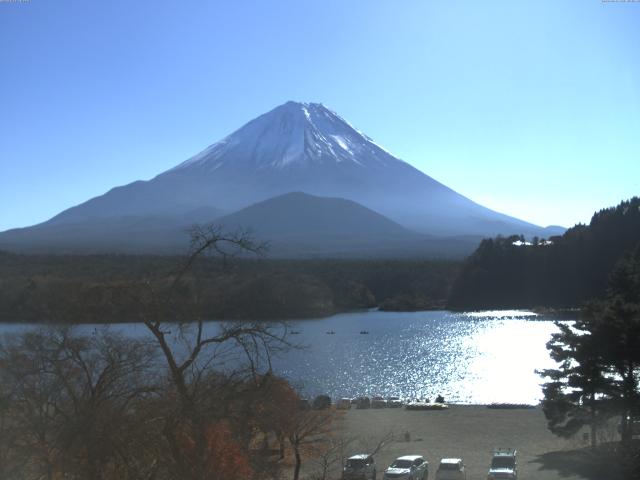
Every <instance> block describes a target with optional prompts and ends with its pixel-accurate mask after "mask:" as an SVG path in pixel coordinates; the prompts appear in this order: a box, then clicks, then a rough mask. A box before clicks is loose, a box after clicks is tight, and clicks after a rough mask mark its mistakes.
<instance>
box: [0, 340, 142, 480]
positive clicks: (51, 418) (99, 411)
mask: <svg viewBox="0 0 640 480" xmlns="http://www.w3.org/2000/svg"><path fill="white" fill-rule="evenodd" d="M152 358H153V355H152V350H151V349H150V348H149V346H148V345H145V344H144V343H141V342H138V341H135V340H131V339H125V338H123V337H121V336H118V335H115V334H113V333H107V332H96V333H94V335H91V336H77V335H73V334H72V333H71V332H70V331H69V330H68V329H46V330H40V331H36V332H28V333H25V334H23V335H20V336H18V337H16V338H13V339H12V340H11V341H5V342H4V343H3V345H2V347H1V349H0V363H1V364H2V366H3V368H2V370H1V374H0V375H1V382H0V383H1V384H2V385H10V386H11V397H10V399H11V403H10V406H9V407H8V412H7V414H6V424H5V434H6V435H7V438H10V439H11V443H10V445H9V450H10V452H11V454H10V462H9V464H10V465H11V466H13V469H14V471H13V472H12V475H11V476H10V477H3V478H46V479H54V478H58V477H59V476H60V475H63V474H64V476H65V478H71V479H75V478H78V479H80V478H82V479H96V480H98V479H107V478H113V476H112V474H113V475H115V472H118V477H119V478H123V479H127V478H144V477H141V475H140V473H141V469H136V470H135V471H132V469H131V468H130V467H129V463H130V458H131V456H132V455H135V457H136V459H137V460H141V459H143V458H144V454H143V452H144V448H142V447H144V445H145V443H144V441H143V437H144V433H145V430H148V429H146V428H145V426H144V422H140V421H139V416H137V415H135V411H136V403H137V402H138V401H140V399H141V398H144V397H145V396H146V395H150V394H152V393H153V392H152V390H153V388H152V387H150V386H149V385H148V383H147V380H148V373H149V368H150V366H151V362H152ZM136 444H137V445H139V446H140V447H141V448H139V449H138V450H136V451H135V453H134V451H133V450H131V448H130V447H131V446H133V445H136ZM142 470H144V469H142Z"/></svg>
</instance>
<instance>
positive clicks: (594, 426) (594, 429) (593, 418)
mask: <svg viewBox="0 0 640 480" xmlns="http://www.w3.org/2000/svg"><path fill="white" fill-rule="evenodd" d="M589 410H590V411H589V414H590V416H591V421H590V422H589V424H590V425H589V427H590V430H591V432H590V433H589V435H591V448H596V447H597V446H598V439H597V433H598V426H597V423H596V422H597V421H598V418H597V415H596V399H595V393H592V394H591V407H590V408H589Z"/></svg>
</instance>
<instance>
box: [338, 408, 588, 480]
mask: <svg viewBox="0 0 640 480" xmlns="http://www.w3.org/2000/svg"><path fill="white" fill-rule="evenodd" d="M340 423H342V424H343V428H344V433H345V435H348V436H352V437H356V438H357V441H356V442H354V446H352V447H351V449H352V450H356V449H357V448H362V449H366V448H373V447H372V446H373V445H375V444H376V443H377V442H378V441H379V439H380V438H382V437H384V436H385V434H387V433H388V432H393V433H394V434H395V438H396V440H394V441H393V442H391V443H390V444H389V445H388V446H387V447H385V448H384V449H383V450H382V451H381V452H380V453H379V454H378V455H376V464H377V470H378V472H379V473H380V474H381V473H382V472H383V471H384V469H385V468H386V466H388V465H389V463H390V462H391V461H393V459H395V458H396V457H398V456H401V455H409V454H417V455H423V456H424V457H425V458H426V459H427V461H428V462H429V471H430V475H429V478H430V479H433V478H435V471H436V469H437V466H438V462H439V460H440V458H443V457H461V458H463V459H464V462H465V465H466V468H467V480H478V479H482V480H484V479H486V478H487V471H488V466H489V464H490V462H491V452H492V450H493V449H494V448H495V447H511V448H516V449H517V450H518V465H519V479H520V480H527V479H536V480H559V479H563V480H579V479H586V478H589V477H585V476H581V475H580V474H578V473H575V471H574V472H572V471H571V470H575V469H574V468H573V467H571V466H567V465H565V463H564V460H563V459H564V458H565V454H568V455H569V456H571V455H573V454H571V453H568V452H571V451H575V450H577V449H581V448H583V447H585V446H587V444H588V441H586V439H585V438H584V437H583V436H582V434H580V435H578V436H576V438H573V439H569V440H566V439H562V438H559V437H557V436H555V435H553V434H552V433H551V432H549V430H548V429H547V426H546V420H545V417H544V414H543V412H542V410H541V409H540V408H539V407H536V408H535V409H489V408H487V407H486V406H469V405H460V406H457V405H452V406H450V408H449V409H448V410H445V411H407V410H405V409H404V408H396V409H387V408H385V409H372V410H355V409H352V410H349V411H347V412H345V415H344V417H343V419H342V420H341V422H340ZM407 432H408V434H409V436H410V441H408V442H407V441H405V434H406V433H407ZM350 453H360V452H356V451H353V452H350ZM578 470H579V469H578ZM379 477H380V475H379Z"/></svg>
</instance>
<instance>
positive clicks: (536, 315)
mask: <svg viewBox="0 0 640 480" xmlns="http://www.w3.org/2000/svg"><path fill="white" fill-rule="evenodd" d="M367 312H380V313H383V314H389V315H391V314H394V313H397V314H403V313H420V312H446V313H452V314H468V315H470V316H472V317H473V316H474V315H477V316H476V318H473V319H474V320H481V319H483V318H486V319H495V318H499V319H502V320H510V319H514V318H516V319H522V318H523V317H528V318H527V319H528V320H531V321H533V322H554V321H556V320H559V319H558V318H553V319H551V318H544V317H546V316H551V315H553V316H560V317H562V316H572V315H576V314H579V313H580V312H582V309H581V308H565V309H542V308H539V307H537V308H532V309H530V308H517V309H513V308H503V309H486V310H450V309H446V308H434V309H423V310H384V309H380V308H379V307H373V308H357V309H352V310H339V311H335V312H333V313H330V314H327V315H324V314H323V315H317V316H315V315H313V316H303V317H296V318H293V317H284V318H283V317H280V318H266V317H265V318H262V317H261V318H248V317H247V318H235V317H234V318H226V319H205V320H204V322H205V323H207V322H217V323H222V322H257V323H263V322H264V323H291V322H307V321H309V322H313V321H318V320H325V319H329V318H331V317H335V316H336V315H349V314H358V313H367ZM494 312H496V313H497V312H523V313H531V314H532V315H511V316H500V315H489V314H490V313H494ZM540 317H542V318H540ZM560 320H562V318H560ZM196 322H197V320H194V321H193V322H191V323H196ZM163 323H167V324H173V323H179V322H178V321H166V322H163ZM138 324H140V325H141V324H143V322H142V321H141V320H123V321H114V322H92V321H88V322H75V323H62V322H60V323H55V322H46V321H42V322H33V321H25V322H20V321H7V320H4V319H0V325H16V326H17V325H34V326H42V327H72V326H82V325H105V326H106V325H138Z"/></svg>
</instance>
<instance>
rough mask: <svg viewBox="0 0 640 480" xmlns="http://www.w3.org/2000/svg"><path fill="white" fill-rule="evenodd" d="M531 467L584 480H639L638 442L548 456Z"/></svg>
mask: <svg viewBox="0 0 640 480" xmlns="http://www.w3.org/2000/svg"><path fill="white" fill-rule="evenodd" d="M530 463H532V464H538V465H539V468H538V470H539V471H543V470H554V471H556V472H558V473H559V474H560V476H562V477H575V476H577V477H580V478H584V479H587V480H605V479H606V480H640V441H634V442H633V444H631V445H630V446H629V447H628V448H626V449H625V448H623V447H622V446H621V444H620V443H618V442H615V443H607V444H604V445H601V446H599V447H597V448H595V449H592V448H581V449H577V450H566V451H558V452H549V453H545V454H543V455H539V456H538V457H537V458H536V459H534V460H532V461H531V462H530Z"/></svg>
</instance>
